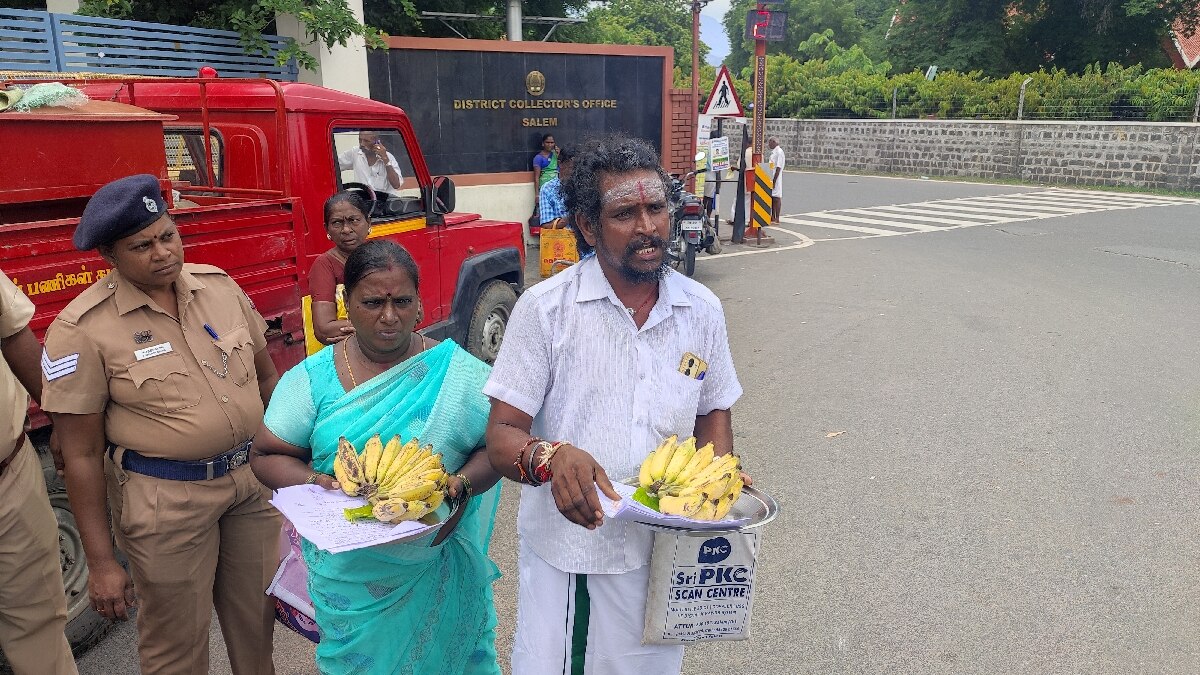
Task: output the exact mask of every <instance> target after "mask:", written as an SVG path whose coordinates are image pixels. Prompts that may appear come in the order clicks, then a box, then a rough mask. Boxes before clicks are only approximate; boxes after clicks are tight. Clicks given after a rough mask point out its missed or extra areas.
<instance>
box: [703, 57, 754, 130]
mask: <svg viewBox="0 0 1200 675" xmlns="http://www.w3.org/2000/svg"><path fill="white" fill-rule="evenodd" d="M701 114H702V115H713V116H715V117H745V116H746V113H745V112H744V111H743V110H742V102H741V100H739V99H738V95H737V91H736V90H734V88H733V79H732V78H730V77H729V69H728V68H726V67H725V66H724V65H722V66H721V70H719V71H717V80H716V81H715V82H713V88H712V91H710V92H709V93H708V102H707V103H705V104H704V112H703V113H701Z"/></svg>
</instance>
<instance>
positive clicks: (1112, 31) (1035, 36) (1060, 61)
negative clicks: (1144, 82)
mask: <svg viewBox="0 0 1200 675" xmlns="http://www.w3.org/2000/svg"><path fill="white" fill-rule="evenodd" d="M1017 8H1018V10H1019V11H1020V13H1021V15H1022V16H1023V17H1025V19H1024V20H1022V21H1017V22H1013V33H1014V34H1013V36H1012V37H1013V40H1012V42H1013V43H1014V44H1018V43H1020V44H1025V45H1027V48H1026V49H1025V50H1023V52H1024V55H1025V56H1027V57H1028V58H1024V59H1017V65H1018V67H1019V68H1021V69H1024V70H1032V69H1034V68H1036V67H1038V66H1041V65H1049V64H1053V65H1055V66H1057V67H1059V68H1063V69H1064V70H1067V71H1069V72H1073V73H1079V72H1082V71H1083V70H1084V69H1085V68H1086V67H1087V66H1088V65H1091V64H1094V63H1109V62H1115V63H1120V64H1122V65H1125V66H1133V65H1137V64H1141V65H1144V66H1145V67H1147V68H1154V67H1169V66H1170V65H1171V63H1170V60H1169V59H1168V57H1167V55H1166V53H1165V52H1164V51H1163V48H1162V47H1163V42H1164V40H1167V39H1168V38H1169V31H1170V27H1171V24H1172V23H1173V22H1175V21H1176V20H1178V21H1179V22H1180V23H1181V24H1182V25H1183V26H1185V27H1187V28H1194V27H1195V26H1196V24H1197V20H1198V19H1200V3H1196V2H1194V1H1189V0H1056V1H1055V2H1033V1H1032V0H1021V2H1020V3H1018V5H1017Z"/></svg>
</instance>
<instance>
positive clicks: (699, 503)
mask: <svg viewBox="0 0 1200 675" xmlns="http://www.w3.org/2000/svg"><path fill="white" fill-rule="evenodd" d="M705 501H707V500H706V499H705V497H704V495H702V494H697V495H692V496H690V497H675V496H672V495H666V496H664V497H660V498H659V500H658V510H659V511H661V512H662V513H666V514H668V515H672V516H683V517H684V518H692V517H694V516H695V515H696V513H698V512H699V511H700V509H701V508H702V507H703V506H704V502H705Z"/></svg>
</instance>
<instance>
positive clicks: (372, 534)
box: [271, 485, 438, 553]
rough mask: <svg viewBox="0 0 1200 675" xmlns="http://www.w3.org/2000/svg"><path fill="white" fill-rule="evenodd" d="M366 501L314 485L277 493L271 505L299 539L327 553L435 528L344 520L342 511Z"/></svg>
mask: <svg viewBox="0 0 1200 675" xmlns="http://www.w3.org/2000/svg"><path fill="white" fill-rule="evenodd" d="M366 503H367V500H365V499H363V498H362V497H351V496H350V495H347V494H345V493H343V492H339V491H335V490H326V489H325V488H322V487H320V486H317V485H293V486H290V487H285V488H283V489H280V490H277V491H275V493H274V496H273V498H272V499H271V504H273V505H274V506H275V508H277V509H279V512H280V513H282V514H283V516H284V517H285V518H287V519H288V520H290V521H292V525H293V526H294V527H295V528H296V531H297V532H299V533H300V536H302V537H304V538H305V539H307V540H309V541H310V542H312V544H313V545H315V546H316V547H317V548H319V549H321V550H322V551H329V552H330V553H342V552H344V551H353V550H355V549H360V548H367V547H369V546H379V545H380V544H389V543H392V542H394V541H399V540H401V539H415V538H417V537H420V536H423V535H425V534H427V533H429V532H432V531H433V530H435V529H437V527H438V526H437V525H426V524H424V523H420V522H414V521H405V522H401V523H395V524H393V523H381V522H379V521H377V520H359V521H356V522H353V523H352V522H350V521H348V520H346V513H345V512H346V509H353V508H357V507H359V506H363V505H365V504H366Z"/></svg>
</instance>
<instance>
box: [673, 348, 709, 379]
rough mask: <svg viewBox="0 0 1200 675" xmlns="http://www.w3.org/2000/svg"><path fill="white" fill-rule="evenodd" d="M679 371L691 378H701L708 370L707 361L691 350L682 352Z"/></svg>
mask: <svg viewBox="0 0 1200 675" xmlns="http://www.w3.org/2000/svg"><path fill="white" fill-rule="evenodd" d="M679 372H680V373H683V374H684V375H687V376H688V377H690V378H692V379H693V380H703V379H704V375H705V374H706V373H707V372H708V363H707V362H706V361H705V360H704V359H702V358H700V357H699V356H696V355H695V354H693V353H691V352H684V353H683V358H682V359H680V360H679Z"/></svg>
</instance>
